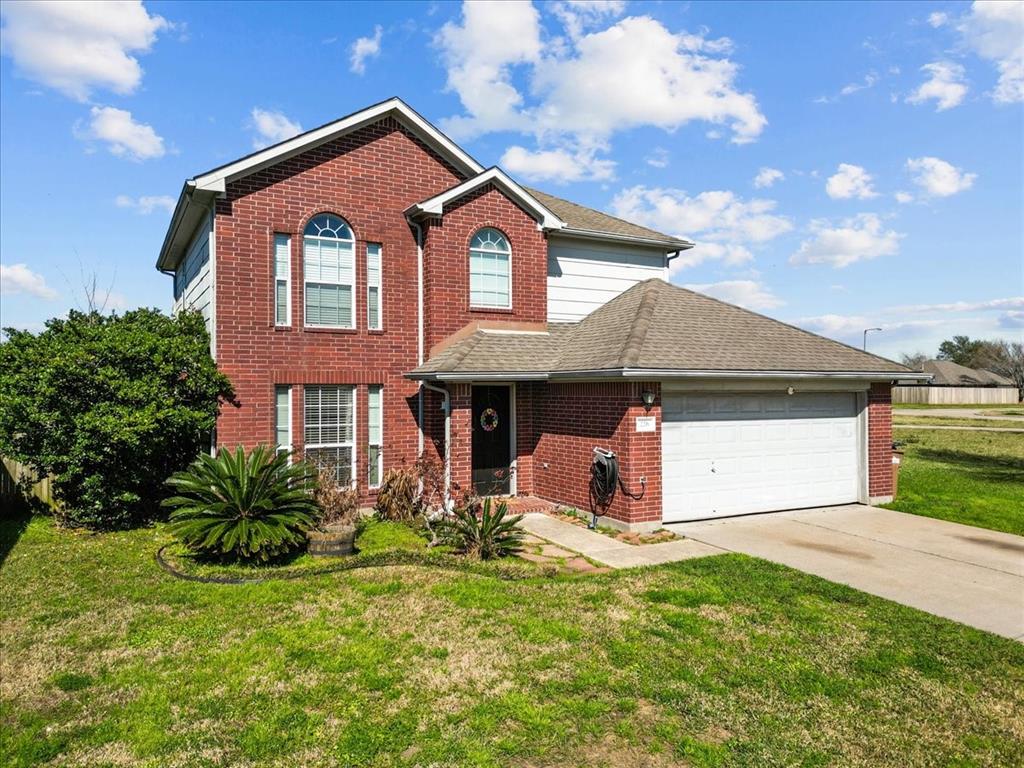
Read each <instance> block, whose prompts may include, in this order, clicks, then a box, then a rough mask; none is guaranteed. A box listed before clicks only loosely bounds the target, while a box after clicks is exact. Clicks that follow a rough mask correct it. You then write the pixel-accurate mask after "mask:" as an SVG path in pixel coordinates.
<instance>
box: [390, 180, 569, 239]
mask: <svg viewBox="0 0 1024 768" xmlns="http://www.w3.org/2000/svg"><path fill="white" fill-rule="evenodd" d="M484 184H494V185H495V186H497V187H499V188H501V189H502V191H504V192H505V194H507V195H508V196H509V197H511V198H513V199H514V200H516V201H518V202H519V203H520V204H521V205H522V206H523V207H524V208H526V209H527V210H528V211H530V213H531V214H533V216H534V218H536V219H537V222H538V223H539V224H540V225H541V227H542V228H543V229H546V230H559V229H563V228H564V227H565V222H564V221H562V220H561V219H560V218H558V216H556V215H555V214H554V213H553V212H552V211H551V210H550V209H549V208H547V207H545V206H544V205H542V204H541V202H540V201H539V200H537V198H535V197H534V196H533V195H531V194H530V193H529V192H527V191H526V190H525V189H523V188H522V187H521V186H519V185H518V184H517V183H516V182H515V181H513V180H512V179H511V178H509V176H508V174H506V173H505V172H504V171H502V170H501V169H500V168H498V167H497V166H493V167H491V168H488V169H487V170H486V171H484V172H483V173H480V174H478V175H476V176H474V177H473V178H471V179H467V180H466V181H464V182H462V183H461V184H459V185H457V186H454V187H452V188H451V189H447V190H445V191H444V192H441V193H440V194H438V195H434V196H433V197H430V198H427V199H426V200H423V201H422V202H419V203H416V204H415V205H412V206H410V207H409V208H407V209H406V213H407V214H409V215H410V216H423V215H426V216H440V215H441V214H442V213H444V206H445V205H447V204H448V203H450V202H451V201H453V200H458V199H459V198H460V197H462V196H463V195H465V194H468V193H469V192H472V191H473V190H474V189H477V188H478V187H482V186H483V185H484Z"/></svg>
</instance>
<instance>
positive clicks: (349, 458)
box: [303, 385, 356, 486]
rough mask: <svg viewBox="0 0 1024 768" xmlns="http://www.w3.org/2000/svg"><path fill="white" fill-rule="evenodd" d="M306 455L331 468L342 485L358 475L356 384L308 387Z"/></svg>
mask: <svg viewBox="0 0 1024 768" xmlns="http://www.w3.org/2000/svg"><path fill="white" fill-rule="evenodd" d="M303 401H304V405H303V409H304V426H305V430H304V433H305V434H304V438H305V454H306V458H307V459H308V460H309V461H311V462H312V463H313V464H315V465H316V466H318V467H321V468H330V469H331V470H332V471H333V472H334V473H335V476H336V477H337V478H338V485H343V486H345V485H351V484H352V483H353V480H354V478H355V472H354V465H355V442H354V441H355V431H356V407H355V387H353V386H337V385H331V386H307V387H305V388H304V391H303Z"/></svg>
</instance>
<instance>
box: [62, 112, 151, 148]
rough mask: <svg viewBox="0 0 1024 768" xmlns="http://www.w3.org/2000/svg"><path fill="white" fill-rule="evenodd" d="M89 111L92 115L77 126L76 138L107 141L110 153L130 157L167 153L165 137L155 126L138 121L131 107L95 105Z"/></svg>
mask: <svg viewBox="0 0 1024 768" xmlns="http://www.w3.org/2000/svg"><path fill="white" fill-rule="evenodd" d="M89 114H90V115H92V119H91V120H90V121H89V125H88V126H87V127H84V128H83V127H82V126H81V125H76V126H75V135H76V137H77V138H79V139H81V140H83V141H103V142H106V143H107V149H109V150H110V152H111V154H113V155H116V156H117V157H126V158H128V159H130V160H136V161H142V160H151V159H153V158H157V157H163V156H164V155H165V154H166V152H167V150H166V149H164V140H163V139H162V138H161V137H160V136H158V135H157V132H156V131H154V130H153V126H151V125H147V124H146V123H137V122H135V120H134V119H133V118H132V113H131V112H129V111H128V110H126V109H117V108H116V107H93V108H92V109H91V110H89Z"/></svg>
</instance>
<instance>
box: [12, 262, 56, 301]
mask: <svg viewBox="0 0 1024 768" xmlns="http://www.w3.org/2000/svg"><path fill="white" fill-rule="evenodd" d="M0 293H3V294H5V295H9V296H16V295H17V294H26V295H28V296H35V297H36V298H39V299H55V298H57V292H56V291H55V290H53V288H51V287H50V286H48V285H47V284H46V278H44V277H43V276H42V275H40V274H39V273H38V272H33V271H32V270H31V269H29V268H28V265H27V264H11V265H7V264H0Z"/></svg>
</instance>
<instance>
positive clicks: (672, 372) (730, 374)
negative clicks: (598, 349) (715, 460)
mask: <svg viewBox="0 0 1024 768" xmlns="http://www.w3.org/2000/svg"><path fill="white" fill-rule="evenodd" d="M585 376H622V377H623V378H629V379H641V378H642V379H703V378H712V379H713V378H723V379H725V378H727V379H780V378H781V379H784V378H791V379H862V380H864V381H895V380H896V379H922V378H924V377H927V376H929V374H921V373H918V374H905V373H901V372H898V371H716V370H706V371H697V370H689V371H683V370H677V369H672V368H668V369H664V368H616V369H609V370H604V371H601V370H597V371H586V370H583V371H553V372H552V377H553V378H554V377H557V378H562V377H565V378H578V377H585Z"/></svg>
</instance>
